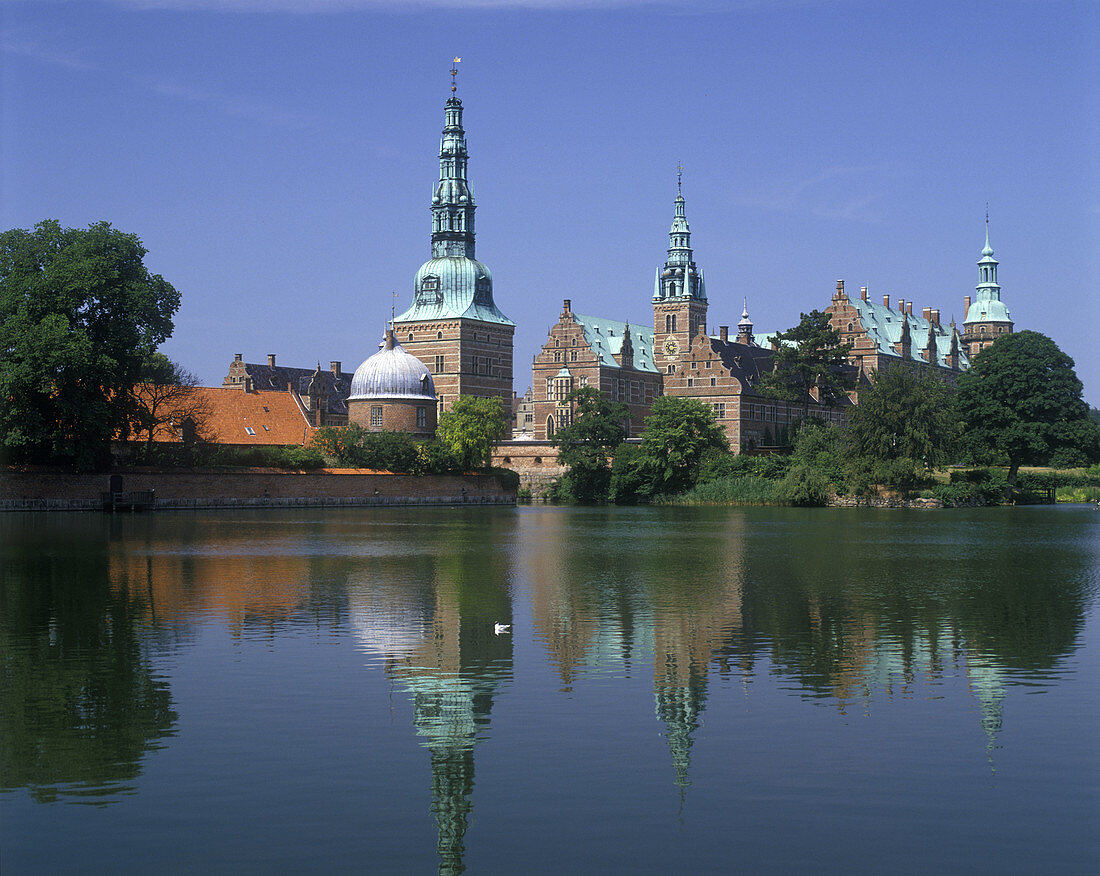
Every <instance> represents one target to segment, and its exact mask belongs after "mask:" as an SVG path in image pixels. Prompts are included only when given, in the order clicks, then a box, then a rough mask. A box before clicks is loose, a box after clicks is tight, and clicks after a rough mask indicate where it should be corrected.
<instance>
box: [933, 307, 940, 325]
mask: <svg viewBox="0 0 1100 876" xmlns="http://www.w3.org/2000/svg"><path fill="white" fill-rule="evenodd" d="M932 322H933V323H934V324H935V326H936V328H939V327H940V312H939V311H938V310H937V309H936V308H932Z"/></svg>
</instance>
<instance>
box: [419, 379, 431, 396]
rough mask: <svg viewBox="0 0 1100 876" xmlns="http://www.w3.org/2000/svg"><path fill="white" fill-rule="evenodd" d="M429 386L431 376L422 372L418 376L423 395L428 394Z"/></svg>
mask: <svg viewBox="0 0 1100 876" xmlns="http://www.w3.org/2000/svg"><path fill="white" fill-rule="evenodd" d="M429 386H431V378H430V377H428V375H427V374H422V375H421V376H420V391H421V392H422V393H424V395H427V394H428V387H429Z"/></svg>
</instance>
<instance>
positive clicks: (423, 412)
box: [416, 407, 428, 429]
mask: <svg viewBox="0 0 1100 876" xmlns="http://www.w3.org/2000/svg"><path fill="white" fill-rule="evenodd" d="M427 426H428V409H427V408H422V407H418V408H417V409H416V428H418V429H425V428H427Z"/></svg>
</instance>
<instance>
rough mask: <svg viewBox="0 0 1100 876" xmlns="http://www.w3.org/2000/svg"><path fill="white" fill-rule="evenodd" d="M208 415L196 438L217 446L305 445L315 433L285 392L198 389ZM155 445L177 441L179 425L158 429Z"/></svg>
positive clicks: (215, 387) (295, 400) (217, 387)
mask: <svg viewBox="0 0 1100 876" xmlns="http://www.w3.org/2000/svg"><path fill="white" fill-rule="evenodd" d="M195 392H196V393H199V394H201V398H202V401H203V403H204V406H205V407H206V409H207V410H208V411H209V414H208V416H207V417H206V418H205V422H204V423H197V424H196V426H197V431H198V435H199V437H200V438H202V439H204V440H207V441H213V442H215V443H217V444H244V445H252V444H279V445H281V444H305V443H307V442H308V441H309V438H310V437H311V436H312V435H313V433H314V432H315V431H316V429H315V428H314V427H313V426H311V425H310V424H309V420H308V419H306V413H305V411H303V410H302V408H301V406H300V404H299V402H298V398H297V396H296V395H294V393H291V392H288V391H286V390H281V391H279V390H254V391H252V392H245V391H244V389H238V388H229V387H221V386H199V387H196V388H195ZM155 439H156V440H157V441H170V442H178V441H180V440H181V439H180V430H179V424H178V423H176V424H175V427H174V428H171V429H168V428H164V429H158V430H157V432H156V435H155Z"/></svg>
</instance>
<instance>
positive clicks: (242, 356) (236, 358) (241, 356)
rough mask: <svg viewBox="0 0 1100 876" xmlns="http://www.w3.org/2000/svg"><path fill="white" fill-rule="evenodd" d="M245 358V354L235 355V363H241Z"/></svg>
mask: <svg viewBox="0 0 1100 876" xmlns="http://www.w3.org/2000/svg"><path fill="white" fill-rule="evenodd" d="M243 358H244V353H234V354H233V361H234V362H240V361H241V360H242V359H243Z"/></svg>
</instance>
